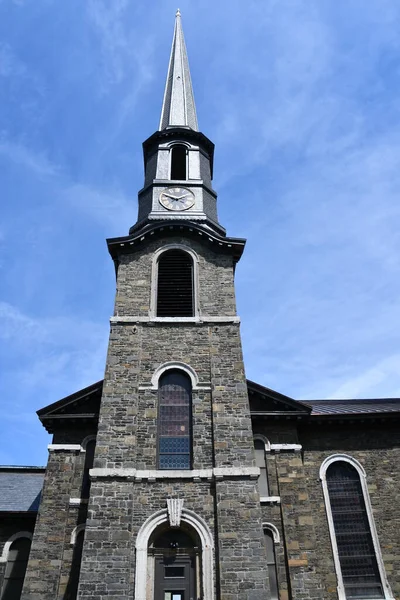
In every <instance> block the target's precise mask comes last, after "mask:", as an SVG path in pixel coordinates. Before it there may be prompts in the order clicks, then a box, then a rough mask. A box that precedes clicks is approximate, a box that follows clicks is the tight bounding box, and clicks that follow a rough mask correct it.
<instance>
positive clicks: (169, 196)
mask: <svg viewBox="0 0 400 600" xmlns="http://www.w3.org/2000/svg"><path fill="white" fill-rule="evenodd" d="M163 196H167V198H172V200H178V198H177V197H176V196H172V195H171V194H166V193H165V192H164V193H163Z"/></svg>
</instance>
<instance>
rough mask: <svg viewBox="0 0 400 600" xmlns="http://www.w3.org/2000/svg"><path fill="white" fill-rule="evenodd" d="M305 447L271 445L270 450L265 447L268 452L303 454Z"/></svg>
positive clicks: (299, 445) (297, 445)
mask: <svg viewBox="0 0 400 600" xmlns="http://www.w3.org/2000/svg"><path fill="white" fill-rule="evenodd" d="M302 448H303V446H302V445H301V444H270V446H269V448H267V447H265V451H266V452H301V450H302Z"/></svg>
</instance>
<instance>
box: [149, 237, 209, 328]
mask: <svg viewBox="0 0 400 600" xmlns="http://www.w3.org/2000/svg"><path fill="white" fill-rule="evenodd" d="M168 250H182V252H186V253H187V254H189V256H190V257H191V259H192V261H193V305H194V311H193V312H194V316H195V317H197V316H198V315H199V303H198V302H199V267H198V265H199V257H198V255H197V253H196V252H195V251H194V250H193V249H192V248H190V247H189V246H186V245H185V244H166V245H165V246H162V247H161V248H159V249H158V250H156V251H155V252H154V255H153V260H152V263H151V296H150V313H149V316H150V317H156V316H157V283H158V262H159V260H160V257H161V255H162V254H164V252H168Z"/></svg>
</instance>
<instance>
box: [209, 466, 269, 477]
mask: <svg viewBox="0 0 400 600" xmlns="http://www.w3.org/2000/svg"><path fill="white" fill-rule="evenodd" d="M213 471H214V475H215V477H216V479H219V478H221V479H225V478H226V477H243V476H244V477H250V478H251V479H257V477H259V475H260V467H215V468H214V469H213Z"/></svg>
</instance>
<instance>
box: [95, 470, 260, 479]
mask: <svg viewBox="0 0 400 600" xmlns="http://www.w3.org/2000/svg"><path fill="white" fill-rule="evenodd" d="M89 474H90V477H91V478H92V479H94V478H100V479H116V478H123V479H131V480H136V481H141V480H143V479H147V480H150V481H156V480H159V479H195V480H196V479H197V480H200V479H208V480H212V479H213V478H214V477H215V478H216V479H225V478H231V477H250V478H251V479H257V477H258V476H259V475H260V469H259V467H216V468H214V469H194V470H185V469H182V470H180V469H179V470H178V469H177V470H172V469H171V470H168V469H165V470H164V469H146V470H138V469H107V468H106V469H98V468H96V469H90V471H89Z"/></svg>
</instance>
